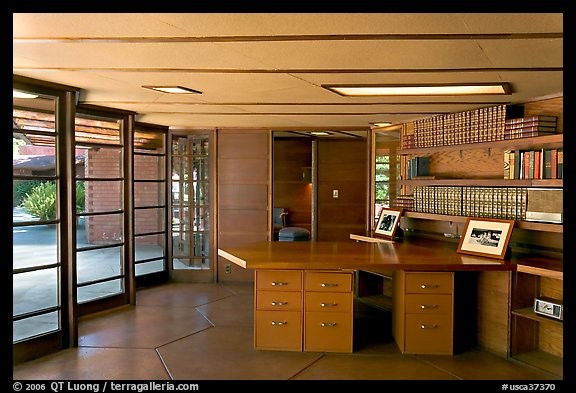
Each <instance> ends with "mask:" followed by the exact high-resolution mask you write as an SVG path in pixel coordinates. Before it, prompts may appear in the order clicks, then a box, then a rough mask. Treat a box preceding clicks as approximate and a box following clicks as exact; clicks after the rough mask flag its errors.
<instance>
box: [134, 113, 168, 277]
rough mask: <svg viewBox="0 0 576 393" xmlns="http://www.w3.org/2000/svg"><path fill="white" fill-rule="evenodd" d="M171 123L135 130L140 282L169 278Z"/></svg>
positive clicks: (136, 258)
mask: <svg viewBox="0 0 576 393" xmlns="http://www.w3.org/2000/svg"><path fill="white" fill-rule="evenodd" d="M167 130H168V128H167V127H161V126H153V125H148V124H140V123H136V126H135V132H134V140H133V145H134V249H135V251H134V269H135V275H136V285H137V286H142V285H151V284H157V283H160V282H165V281H167V280H168V266H167V255H166V254H167V253H166V251H167V249H168V248H167V241H168V236H167V231H168V230H167V228H168V225H167V214H166V211H167V204H166V195H167V182H166V177H167V176H166V174H167V165H166V159H167V158H166V138H167Z"/></svg>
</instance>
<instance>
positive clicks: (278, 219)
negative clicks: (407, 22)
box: [274, 207, 288, 240]
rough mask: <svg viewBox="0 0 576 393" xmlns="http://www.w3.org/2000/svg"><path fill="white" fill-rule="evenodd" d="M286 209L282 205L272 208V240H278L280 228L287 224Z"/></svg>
mask: <svg viewBox="0 0 576 393" xmlns="http://www.w3.org/2000/svg"><path fill="white" fill-rule="evenodd" d="M287 215H288V210H286V209H285V208H283V207H275V208H274V240H278V237H279V234H280V230H281V229H282V228H284V227H286V226H287V222H288V220H287V218H286V216H287Z"/></svg>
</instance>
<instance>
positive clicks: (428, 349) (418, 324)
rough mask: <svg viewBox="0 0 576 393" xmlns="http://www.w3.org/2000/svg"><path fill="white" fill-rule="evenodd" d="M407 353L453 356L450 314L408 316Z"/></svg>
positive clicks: (406, 327)
mask: <svg viewBox="0 0 576 393" xmlns="http://www.w3.org/2000/svg"><path fill="white" fill-rule="evenodd" d="M405 329H406V343H405V350H404V352H405V353H413V354H435V355H452V316H451V315H450V314H447V315H442V314H406V326H405Z"/></svg>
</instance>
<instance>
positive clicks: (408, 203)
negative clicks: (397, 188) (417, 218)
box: [392, 195, 414, 210]
mask: <svg viewBox="0 0 576 393" xmlns="http://www.w3.org/2000/svg"><path fill="white" fill-rule="evenodd" d="M392 207H395V208H397V209H404V210H414V196H412V195H398V196H397V197H396V199H394V200H393V201H392Z"/></svg>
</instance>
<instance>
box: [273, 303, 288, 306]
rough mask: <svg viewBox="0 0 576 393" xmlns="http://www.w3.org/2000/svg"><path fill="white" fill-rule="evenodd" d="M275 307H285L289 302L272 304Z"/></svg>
mask: <svg viewBox="0 0 576 393" xmlns="http://www.w3.org/2000/svg"><path fill="white" fill-rule="evenodd" d="M270 304H272V305H273V306H285V305H287V304H288V302H270Z"/></svg>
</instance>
